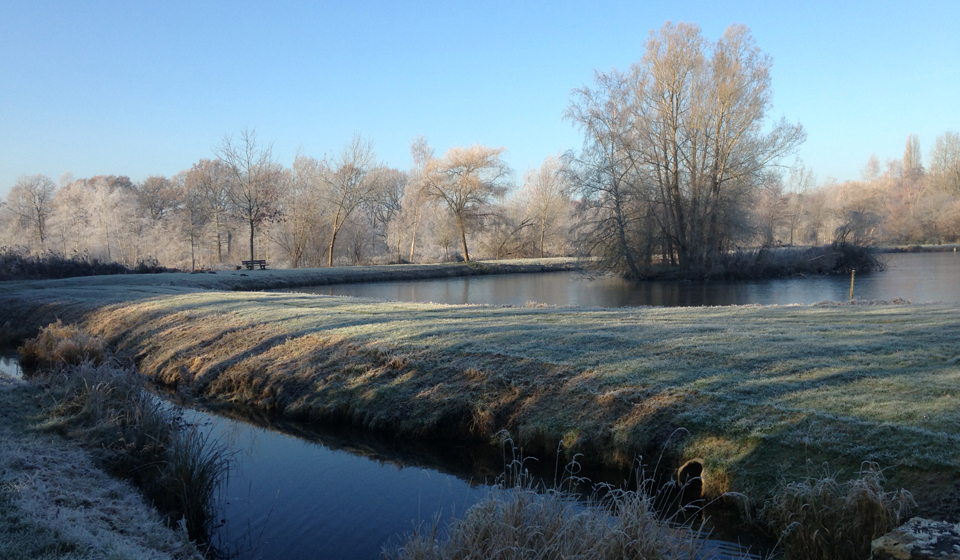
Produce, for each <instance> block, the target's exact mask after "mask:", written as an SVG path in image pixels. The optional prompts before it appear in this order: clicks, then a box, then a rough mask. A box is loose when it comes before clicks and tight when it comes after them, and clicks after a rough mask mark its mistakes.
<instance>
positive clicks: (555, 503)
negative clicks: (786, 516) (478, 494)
mask: <svg viewBox="0 0 960 560" xmlns="http://www.w3.org/2000/svg"><path fill="white" fill-rule="evenodd" d="M570 470H571V469H568V471H570ZM573 470H576V469H573ZM638 479H639V480H641V483H640V484H639V485H638V488H637V489H636V490H626V489H612V488H609V487H600V488H599V490H598V491H597V492H595V493H593V494H592V495H591V497H590V498H589V499H588V500H586V501H583V500H581V499H580V498H579V496H577V495H575V494H573V493H572V492H570V491H564V490H562V489H558V488H553V489H546V488H544V487H543V485H542V484H538V483H535V482H534V481H533V478H531V477H530V476H529V475H528V474H527V473H526V472H525V471H524V470H523V469H522V461H521V462H519V463H518V462H516V461H515V462H514V463H512V464H511V465H510V466H509V467H508V469H507V470H506V471H505V474H504V475H503V476H502V477H501V478H500V480H499V481H498V484H497V485H496V486H495V487H494V488H493V489H491V491H490V493H489V494H488V495H487V496H486V497H485V498H484V499H482V500H481V501H480V502H478V503H477V504H475V505H474V506H473V507H471V508H470V509H469V510H467V511H466V513H465V514H464V516H463V517H462V518H461V519H459V520H455V521H453V522H452V523H451V524H450V526H449V527H448V528H446V529H441V528H440V524H439V520H436V519H435V520H434V523H433V524H432V525H431V526H428V527H421V529H420V530H418V531H415V532H414V533H413V534H411V535H410V536H409V537H408V538H407V539H406V540H405V541H403V542H402V543H400V544H399V545H397V546H395V547H394V548H392V549H385V550H384V554H383V555H384V557H385V558H389V559H396V560H441V559H443V560H453V559H455V560H474V559H475V560H480V559H494V558H495V559H501V560H513V559H517V560H519V559H523V560H528V559H538V560H551V559H558V560H559V559H564V560H614V559H616V560H621V559H640V558H642V559H647V560H648V559H660V558H696V557H699V555H700V554H701V553H702V552H703V551H704V547H705V545H706V535H705V534H704V533H703V532H702V531H700V530H699V529H700V527H693V526H691V525H690V524H683V523H678V522H677V519H678V517H677V515H673V516H670V517H664V516H661V515H660V514H658V508H656V507H654V506H655V503H656V502H657V501H658V500H659V501H662V499H663V496H662V495H658V491H657V490H655V484H654V482H653V480H652V479H649V478H645V477H643V476H642V474H641V473H638ZM562 487H563V484H562V483H561V484H560V485H559V488H562ZM601 492H602V495H601ZM745 556H746V554H745Z"/></svg>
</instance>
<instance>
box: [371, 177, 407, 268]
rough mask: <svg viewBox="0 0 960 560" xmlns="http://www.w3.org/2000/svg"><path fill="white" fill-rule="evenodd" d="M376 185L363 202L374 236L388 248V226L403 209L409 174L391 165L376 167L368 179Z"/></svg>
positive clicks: (399, 241) (398, 237) (398, 242)
mask: <svg viewBox="0 0 960 560" xmlns="http://www.w3.org/2000/svg"><path fill="white" fill-rule="evenodd" d="M368 180H370V181H372V182H374V183H375V184H376V185H377V188H376V189H375V190H374V191H373V193H372V196H371V197H370V198H369V200H367V202H365V203H364V205H363V206H364V208H365V210H366V214H367V216H369V218H370V225H371V227H372V231H373V233H374V236H375V237H376V238H379V239H380V241H381V242H382V243H383V245H384V246H386V247H387V248H388V249H389V248H390V245H389V243H388V234H389V229H388V228H389V226H390V224H391V223H395V219H394V218H395V217H397V216H399V214H400V212H401V210H402V209H403V200H404V193H405V191H406V187H407V184H408V182H409V176H408V175H407V174H406V173H405V172H403V171H400V170H399V169H394V168H392V167H382V166H381V167H377V168H374V169H373V171H371V173H370V176H369V179H368ZM396 237H397V245H396V249H397V259H398V260H399V257H400V243H401V236H399V235H398V236H396Z"/></svg>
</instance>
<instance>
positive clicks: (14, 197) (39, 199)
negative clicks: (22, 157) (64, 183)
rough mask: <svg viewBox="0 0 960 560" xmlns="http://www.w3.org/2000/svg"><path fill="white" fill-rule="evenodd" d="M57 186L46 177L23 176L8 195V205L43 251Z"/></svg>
mask: <svg viewBox="0 0 960 560" xmlns="http://www.w3.org/2000/svg"><path fill="white" fill-rule="evenodd" d="M56 190H57V186H56V185H55V184H54V182H53V181H52V180H50V178H49V177H47V176H45V175H29V176H27V175H22V176H21V177H20V178H19V179H17V183H16V184H15V185H14V186H13V188H12V189H10V193H9V194H8V195H7V203H8V204H9V207H10V209H11V210H12V211H13V212H14V213H15V214H16V216H17V219H18V220H19V222H20V225H21V227H22V228H24V229H26V230H29V231H30V232H31V233H32V235H33V236H36V239H37V241H38V242H39V247H40V249H41V250H43V246H44V243H45V242H46V240H47V220H48V219H49V218H50V214H51V213H52V211H53V197H54V195H55V194H56Z"/></svg>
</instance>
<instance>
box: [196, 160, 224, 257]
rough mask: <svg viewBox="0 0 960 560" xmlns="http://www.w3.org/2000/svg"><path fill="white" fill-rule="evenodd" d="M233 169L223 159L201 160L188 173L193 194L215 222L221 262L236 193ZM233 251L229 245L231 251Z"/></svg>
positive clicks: (215, 238) (216, 244)
mask: <svg viewBox="0 0 960 560" xmlns="http://www.w3.org/2000/svg"><path fill="white" fill-rule="evenodd" d="M232 176H233V172H232V170H231V169H230V168H229V166H228V165H227V164H226V163H224V162H223V161H221V160H219V159H215V160H210V159H201V160H200V161H199V162H197V163H195V164H193V166H192V167H190V170H189V171H188V172H187V177H186V181H187V184H188V188H189V190H190V192H191V196H194V197H195V201H198V202H200V203H202V208H203V210H204V211H205V212H206V214H207V216H208V221H209V223H211V224H212V225H213V240H214V244H215V246H216V252H217V262H220V263H222V262H223V245H224V237H226V236H227V231H226V228H227V222H228V219H229V214H230V209H231V202H230V201H231V193H232V192H233V180H232ZM227 252H228V253H229V247H228V251H227Z"/></svg>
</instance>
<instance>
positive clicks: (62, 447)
mask: <svg viewBox="0 0 960 560" xmlns="http://www.w3.org/2000/svg"><path fill="white" fill-rule="evenodd" d="M40 394H41V391H40V389H39V388H37V387H36V386H34V385H32V384H30V383H27V382H25V381H20V380H16V379H12V378H10V377H8V376H4V375H2V374H0V557H2V558H5V559H9V560H19V559H23V560H27V559H30V560H34V559H50V560H53V559H56V558H63V557H69V558H78V559H91V560H92V559H101V558H102V559H107V558H110V559H120V558H127V559H131V560H133V559H158V560H159V559H168V558H169V559H178V560H181V559H182V560H201V559H202V558H203V556H201V555H200V554H199V553H198V552H197V550H196V548H194V547H193V545H191V544H190V543H189V541H188V540H187V539H186V538H185V536H184V535H182V534H178V533H177V532H176V531H173V530H171V529H169V528H168V527H166V526H165V525H164V524H163V522H162V520H161V519H160V516H159V515H158V514H157V513H156V512H155V511H154V510H153V509H152V508H150V507H149V506H147V505H146V503H144V501H143V498H142V497H141V496H140V494H139V493H138V492H137V491H136V490H135V489H134V488H133V487H132V486H131V485H130V484H128V483H126V482H121V481H118V480H116V479H113V478H110V477H109V476H107V475H106V474H105V473H104V472H103V471H101V470H100V469H98V468H96V467H95V466H94V463H93V460H92V459H91V457H90V455H89V454H88V452H86V451H84V450H83V449H81V448H80V447H79V446H78V445H76V444H75V443H73V442H70V441H68V440H66V439H64V438H62V437H60V436H58V435H56V434H51V433H48V432H39V431H36V430H35V429H34V427H35V424H36V423H37V422H39V415H40V413H41V408H40V404H39V403H40Z"/></svg>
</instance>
